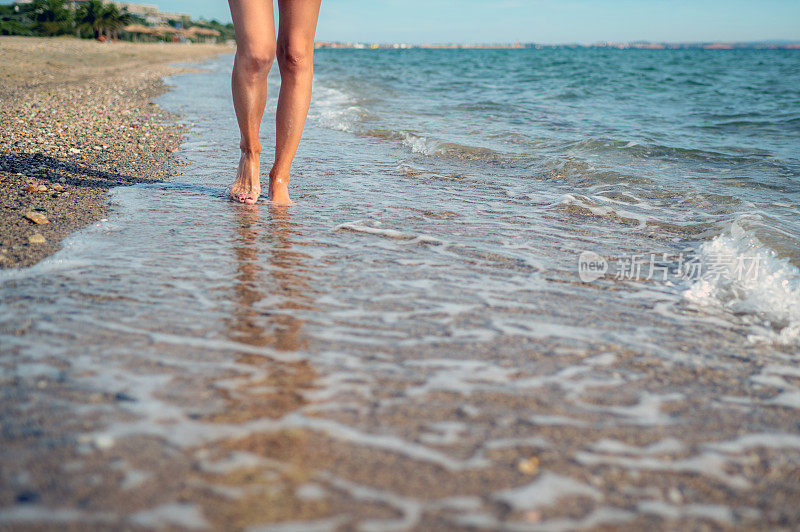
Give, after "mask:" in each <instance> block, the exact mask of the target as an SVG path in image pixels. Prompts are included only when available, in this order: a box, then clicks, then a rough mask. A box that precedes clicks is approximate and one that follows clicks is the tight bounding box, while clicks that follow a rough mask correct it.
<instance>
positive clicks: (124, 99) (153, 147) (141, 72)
mask: <svg viewBox="0 0 800 532" xmlns="http://www.w3.org/2000/svg"><path fill="white" fill-rule="evenodd" d="M232 51H233V48H232V47H230V46H226V45H216V44H191V45H185V44H162V43H122V42H116V43H98V42H96V41H87V40H80V39H74V38H46V37H44V38H43V37H0V61H2V64H3V68H2V71H0V78H2V83H1V84H0V85H2V88H0V99H2V101H3V105H2V106H0V212H1V213H2V220H3V223H2V224H0V268H3V269H7V268H16V267H27V266H32V265H33V264H36V263H37V262H39V261H41V260H42V259H44V258H45V257H48V256H50V255H52V254H53V253H55V252H56V251H58V250H59V249H60V248H61V242H62V240H63V239H64V238H65V237H67V236H69V235H70V234H72V233H73V232H75V231H77V230H79V229H81V228H83V227H86V226H87V225H89V224H91V223H93V222H96V221H98V220H100V219H101V218H103V217H104V216H105V214H106V213H107V207H108V203H107V197H106V192H107V191H108V190H109V189H110V188H111V187H114V186H119V185H128V184H134V183H142V182H154V181H163V180H166V179H169V178H170V177H171V176H172V175H173V174H174V172H175V170H176V168H177V166H178V164H179V161H178V158H177V157H176V156H175V155H174V153H175V152H176V151H177V149H178V147H179V146H180V142H181V139H182V127H181V126H180V125H179V124H177V123H176V121H175V115H173V114H171V113H168V112H166V111H164V110H163V109H161V108H160V107H158V106H157V105H156V104H155V103H154V102H153V99H154V98H155V97H157V96H159V95H160V94H163V93H164V92H165V91H166V90H167V87H166V84H165V83H164V77H165V76H168V75H173V74H176V73H180V72H184V71H189V70H191V69H190V68H188V67H178V66H174V64H175V63H178V62H193V61H201V60H205V59H210V58H212V57H215V56H217V55H219V54H223V53H229V52H232Z"/></svg>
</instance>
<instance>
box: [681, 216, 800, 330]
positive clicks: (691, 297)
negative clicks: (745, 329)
mask: <svg viewBox="0 0 800 532" xmlns="http://www.w3.org/2000/svg"><path fill="white" fill-rule="evenodd" d="M697 259H698V262H699V263H700V264H702V265H704V266H705V267H706V273H705V274H704V275H703V276H702V277H701V278H700V279H697V280H695V281H694V282H693V284H692V285H691V286H690V287H689V288H688V289H687V290H686V291H685V292H684V293H683V297H684V298H685V299H686V300H687V301H690V302H692V303H695V304H697V305H700V306H704V307H708V308H711V309H718V310H723V311H728V312H732V313H734V314H739V315H742V316H743V317H745V319H746V321H748V322H751V323H752V324H753V325H755V326H756V330H755V332H754V333H753V334H751V335H750V336H749V339H750V340H751V341H755V342H760V341H766V342H770V343H776V344H783V345H796V344H798V343H800V270H798V268H797V267H796V266H794V265H793V264H791V263H790V262H789V260H788V259H786V258H780V257H778V254H777V253H776V252H775V251H774V250H772V249H770V248H769V247H767V246H765V245H764V244H763V243H762V242H761V241H760V240H758V238H756V237H755V236H754V235H753V234H752V233H750V232H748V231H747V230H745V229H743V228H742V227H741V225H740V223H739V221H736V222H734V223H733V224H732V225H731V228H730V230H729V231H728V232H726V233H723V234H721V235H718V236H716V237H714V239H712V240H711V241H710V242H706V243H705V244H703V245H701V246H700V248H699V250H698V252H697Z"/></svg>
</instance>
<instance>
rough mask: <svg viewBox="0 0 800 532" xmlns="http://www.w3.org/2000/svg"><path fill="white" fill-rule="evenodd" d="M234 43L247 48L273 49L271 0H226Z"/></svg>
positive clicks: (273, 22)
mask: <svg viewBox="0 0 800 532" xmlns="http://www.w3.org/2000/svg"><path fill="white" fill-rule="evenodd" d="M228 5H230V8H231V18H232V19H233V29H234V31H236V44H237V46H241V47H244V48H247V49H249V50H258V51H263V50H273V51H274V49H275V15H274V14H273V12H272V0H228Z"/></svg>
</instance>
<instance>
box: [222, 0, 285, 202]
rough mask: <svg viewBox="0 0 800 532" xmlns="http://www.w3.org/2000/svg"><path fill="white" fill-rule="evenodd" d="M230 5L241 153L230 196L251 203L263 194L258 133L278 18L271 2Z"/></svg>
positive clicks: (232, 0) (238, 0) (233, 1)
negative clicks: (234, 44)
mask: <svg viewBox="0 0 800 532" xmlns="http://www.w3.org/2000/svg"><path fill="white" fill-rule="evenodd" d="M228 4H229V5H230V8H231V17H232V18H233V26H234V29H235V30H236V57H235V59H234V62H233V74H232V76H231V89H232V92H233V107H234V109H235V110H236V119H237V121H238V122H239V131H240V132H241V140H240V143H239V147H240V148H241V150H242V155H241V158H240V159H239V171H238V174H237V176H236V181H235V182H234V184H233V186H231V196H232V197H233V198H235V199H237V200H239V201H241V202H243V203H251V204H252V203H255V202H256V201H258V197H259V195H260V194H261V182H260V174H261V170H260V167H259V164H260V155H261V142H260V141H259V138H258V134H259V128H260V126H261V117H262V116H263V115H264V106H265V105H266V103H267V74H269V69H270V67H271V66H272V61H273V58H274V57H275V19H274V15H273V13H272V0H229V1H228Z"/></svg>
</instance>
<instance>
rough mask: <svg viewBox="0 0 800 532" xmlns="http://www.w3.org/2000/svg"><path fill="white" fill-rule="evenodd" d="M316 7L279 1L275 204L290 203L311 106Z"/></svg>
mask: <svg viewBox="0 0 800 532" xmlns="http://www.w3.org/2000/svg"><path fill="white" fill-rule="evenodd" d="M319 6H320V0H278V10H279V13H280V14H279V17H278V43H277V44H278V47H277V57H278V67H279V68H280V69H281V92H280V95H279V96H278V111H277V116H276V119H275V162H274V163H273V165H272V170H271V171H270V173H269V196H270V199H272V200H273V201H275V202H276V203H290V200H289V189H288V186H289V174H290V171H291V168H292V161H293V160H294V155H295V153H296V152H297V146H298V145H299V144H300V137H301V136H302V135H303V126H304V125H305V122H306V116H307V115H308V107H309V105H310V103H311V82H312V79H313V77H314V62H313V57H314V34H315V33H316V31H317V17H318V16H319Z"/></svg>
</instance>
